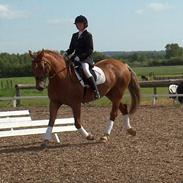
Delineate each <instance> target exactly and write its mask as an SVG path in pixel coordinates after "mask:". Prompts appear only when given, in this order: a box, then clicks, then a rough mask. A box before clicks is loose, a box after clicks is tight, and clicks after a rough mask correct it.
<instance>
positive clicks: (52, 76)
mask: <svg viewBox="0 0 183 183" xmlns="http://www.w3.org/2000/svg"><path fill="white" fill-rule="evenodd" d="M44 64H48V65H49V66H50V68H52V66H51V64H50V63H49V62H47V61H44ZM66 69H67V66H66V67H64V68H63V69H61V70H59V71H58V72H56V71H55V70H54V69H53V68H52V70H53V71H54V74H53V75H51V76H50V75H49V76H48V78H49V79H53V78H54V77H55V76H56V75H57V74H58V73H60V72H63V71H65V70H66Z"/></svg>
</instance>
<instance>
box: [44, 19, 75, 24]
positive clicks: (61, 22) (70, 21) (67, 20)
mask: <svg viewBox="0 0 183 183" xmlns="http://www.w3.org/2000/svg"><path fill="white" fill-rule="evenodd" d="M73 22H74V20H73V19H72V18H70V19H61V18H54V19H49V20H48V24H52V25H58V24H65V23H73Z"/></svg>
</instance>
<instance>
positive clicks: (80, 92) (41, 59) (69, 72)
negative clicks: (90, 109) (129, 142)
mask: <svg viewBox="0 0 183 183" xmlns="http://www.w3.org/2000/svg"><path fill="white" fill-rule="evenodd" d="M29 54H30V56H31V57H32V71H33V74H34V76H35V79H36V88H37V89H38V90H43V89H44V88H45V79H46V77H48V78H49V84H48V96H49V99H50V104H49V111H50V118H49V124H48V128H47V130H46V133H45V136H44V143H43V144H44V145H47V144H48V142H49V141H50V140H51V137H52V128H53V126H54V122H55V119H56V115H57V111H58V109H59V107H60V106H61V105H62V104H65V105H68V106H70V107H71V108H72V111H73V116H74V120H75V126H76V128H77V129H78V131H79V132H80V133H81V135H82V136H84V137H85V138H86V139H87V140H93V139H94V137H93V135H92V134H91V133H88V132H87V131H86V130H85V129H84V128H83V126H82V124H81V121H80V115H81V103H86V102H90V101H92V100H95V97H94V93H93V91H92V90H91V89H90V88H87V89H86V91H85V92H84V88H83V86H82V85H81V84H80V82H79V80H78V79H77V77H76V75H75V72H74V71H73V69H72V68H71V66H70V64H68V63H69V62H68V60H66V59H65V58H64V57H63V56H62V55H61V54H59V53H57V52H55V51H50V50H42V51H39V52H37V53H35V54H33V53H32V52H31V51H29ZM96 66H97V67H99V68H101V69H102V70H103V72H104V74H105V77H106V81H105V82H104V83H103V84H101V85H98V89H99V92H100V95H101V96H106V97H107V98H108V99H110V100H111V102H112V110H111V113H110V120H109V121H108V122H107V126H106V129H105V131H104V135H103V136H102V138H101V140H102V141H103V142H106V141H107V140H108V139H109V135H110V133H111V130H112V127H113V123H114V120H115V118H116V117H117V115H118V110H120V112H121V113H122V114H123V116H124V127H125V129H126V130H127V132H128V133H129V134H131V135H133V136H135V135H136V131H135V130H134V129H132V127H131V125H130V121H129V114H132V113H134V112H135V111H136V109H137V107H138V105H139V103H140V86H139V83H138V81H137V77H136V74H135V73H134V71H132V69H131V68H130V67H129V66H128V65H127V64H125V63H123V62H122V61H119V60H115V59H105V60H102V61H100V62H97V64H96ZM127 88H128V90H129V92H130V94H131V106H130V109H129V110H128V108H127V105H126V104H123V103H122V101H121V100H122V97H123V95H124V92H125V90H126V89H127Z"/></svg>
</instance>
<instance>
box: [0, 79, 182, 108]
mask: <svg viewBox="0 0 183 183" xmlns="http://www.w3.org/2000/svg"><path fill="white" fill-rule="evenodd" d="M181 82H183V79H167V80H152V81H139V84H140V87H141V88H152V89H153V94H147V95H142V98H143V97H146V98H147V97H150V98H152V104H155V103H156V100H157V98H159V97H182V96H183V94H157V88H159V87H166V88H167V91H168V87H169V85H171V84H177V85H178V84H180V83H181ZM35 88H36V87H35V85H33V84H16V85H15V90H16V96H14V97H0V101H5V100H9V101H12V104H13V106H14V107H16V106H18V105H20V102H21V100H23V99H48V97H47V96H21V90H24V89H26V90H27V89H35Z"/></svg>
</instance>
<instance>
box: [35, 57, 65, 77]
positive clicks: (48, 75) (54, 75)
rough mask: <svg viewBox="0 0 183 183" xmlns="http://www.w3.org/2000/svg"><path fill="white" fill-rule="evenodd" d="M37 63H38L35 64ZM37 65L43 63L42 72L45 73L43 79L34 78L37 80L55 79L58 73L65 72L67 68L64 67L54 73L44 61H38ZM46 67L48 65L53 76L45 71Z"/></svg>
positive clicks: (48, 63)
mask: <svg viewBox="0 0 183 183" xmlns="http://www.w3.org/2000/svg"><path fill="white" fill-rule="evenodd" d="M37 63H38V62H37ZM39 63H43V72H44V73H45V74H44V77H42V78H38V77H36V78H37V79H39V80H45V79H46V78H47V77H48V78H49V79H53V78H55V77H56V76H57V75H58V74H59V73H61V72H63V71H65V70H66V69H68V68H67V66H66V67H64V68H63V69H61V70H59V71H55V69H53V67H52V65H51V63H50V62H48V61H45V60H41V61H39ZM46 65H49V67H50V68H51V70H53V74H52V75H51V74H50V73H49V71H46V68H47V67H46ZM48 70H50V69H48Z"/></svg>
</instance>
